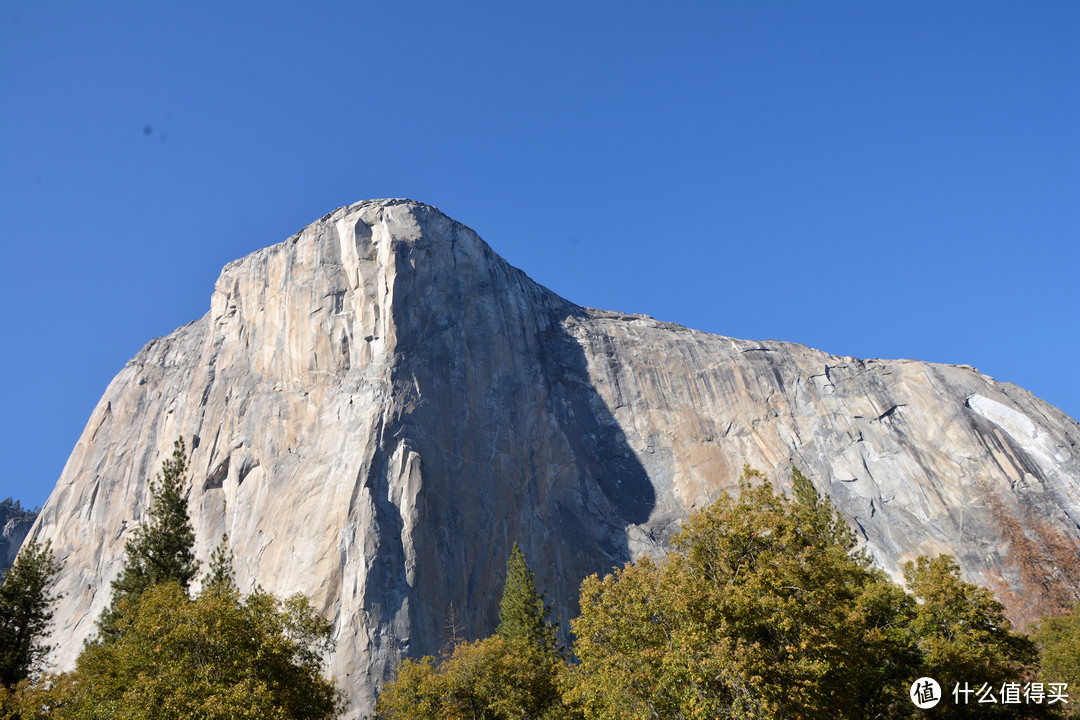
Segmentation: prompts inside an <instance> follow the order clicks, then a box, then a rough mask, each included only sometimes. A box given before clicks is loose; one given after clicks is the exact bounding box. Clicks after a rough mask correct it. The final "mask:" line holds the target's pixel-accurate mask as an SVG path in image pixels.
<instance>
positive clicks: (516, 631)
mask: <svg viewBox="0 0 1080 720" xmlns="http://www.w3.org/2000/svg"><path fill="white" fill-rule="evenodd" d="M550 609H551V608H550V606H549V605H548V604H546V603H545V602H544V596H543V595H540V594H538V593H537V592H536V581H535V578H534V576H533V572H532V570H531V569H529V565H528V563H527V562H525V555H524V554H523V553H522V552H521V548H519V547H518V545H517V543H514V547H513V548H511V550H510V558H509V559H508V560H507V561H506V583H505V584H504V585H503V593H502V599H501V600H500V602H499V627H498V629H497V630H496V632H497V633H498V634H499V635H501V636H502V637H504V638H506V639H507V640H520V641H522V642H524V643H527V644H530V645H535V646H536V647H538V648H540V649H541V650H554V649H555V648H556V647H557V646H558V640H557V637H556V636H557V633H558V630H557V628H556V627H555V626H553V625H552V624H551V623H550V622H548V619H547V618H548V614H549V612H550Z"/></svg>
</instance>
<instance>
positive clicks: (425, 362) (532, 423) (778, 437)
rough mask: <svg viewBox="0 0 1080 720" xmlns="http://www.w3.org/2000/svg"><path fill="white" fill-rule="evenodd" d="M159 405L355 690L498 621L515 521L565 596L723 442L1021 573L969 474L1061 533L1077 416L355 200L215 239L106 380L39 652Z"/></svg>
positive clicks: (46, 529)
mask: <svg viewBox="0 0 1080 720" xmlns="http://www.w3.org/2000/svg"><path fill="white" fill-rule="evenodd" d="M181 435H182V436H184V438H185V439H186V440H188V445H189V448H191V466H192V468H193V476H192V479H191V489H190V496H189V506H190V511H191V515H192V518H193V522H194V525H195V529H196V534H197V537H198V542H199V554H200V557H202V559H204V560H205V559H206V558H207V557H208V556H209V554H210V551H211V549H212V548H213V546H214V545H215V544H216V542H217V540H218V538H219V537H220V536H221V533H222V532H223V531H227V532H228V533H229V536H230V538H231V541H232V545H233V550H234V553H235V556H236V569H237V573H238V576H239V577H238V580H239V582H240V585H241V587H242V588H250V587H252V586H253V585H254V584H255V583H260V584H262V585H263V586H264V587H265V588H267V589H268V590H270V591H272V592H275V593H279V594H289V593H292V592H296V591H302V592H304V593H306V594H307V595H309V596H310V597H311V598H312V599H313V600H314V603H315V604H316V606H317V607H318V608H320V609H321V610H322V612H324V613H325V614H326V615H327V616H328V617H330V618H331V619H332V620H333V622H334V628H335V630H334V632H335V637H336V640H337V650H336V652H335V653H334V655H333V657H332V658H331V661H330V667H331V669H332V672H333V673H334V674H335V676H336V677H337V678H338V681H339V683H340V685H341V686H342V687H343V688H344V689H345V691H346V692H347V693H348V694H349V696H350V699H351V708H352V709H351V716H352V717H357V716H359V714H360V713H362V712H364V711H366V710H368V709H369V708H370V706H371V703H372V702H373V698H374V695H375V693H376V692H377V688H378V687H379V685H380V683H381V682H383V680H384V678H385V677H386V675H387V673H388V672H389V671H390V669H391V668H392V667H393V664H394V663H396V661H397V660H398V658H399V657H400V656H401V655H403V654H408V655H414V656H415V655H421V654H425V653H431V652H434V651H435V650H437V648H438V645H439V641H440V632H441V622H442V619H443V617H444V616H445V613H446V611H447V608H448V607H449V605H450V604H451V603H453V604H454V606H455V607H456V608H459V609H461V610H462V611H463V613H462V619H463V621H464V623H465V625H466V630H467V632H468V633H469V634H470V635H471V636H473V637H476V636H480V635H482V634H486V633H488V632H491V631H492V629H493V628H494V624H495V619H496V614H497V604H498V594H499V592H500V590H501V583H502V578H503V573H504V569H505V562H506V558H507V555H508V552H509V548H510V545H511V544H512V543H513V542H514V541H518V542H519V544H521V546H522V548H523V549H524V551H525V553H526V555H527V557H529V558H530V560H531V562H532V563H533V564H534V565H535V566H536V574H537V582H538V584H539V585H540V586H541V587H543V588H544V589H546V590H547V592H548V594H549V597H551V598H553V599H554V600H555V610H556V612H557V613H558V614H560V615H561V616H562V617H563V618H568V617H569V616H571V615H572V614H573V613H574V610H575V606H576V595H577V588H578V584H579V583H580V581H581V579H582V578H583V577H584V576H586V575H587V574H589V573H592V572H597V571H600V572H603V571H605V570H607V569H609V568H610V567H611V566H612V565H615V564H619V563H622V562H624V561H626V560H628V559H630V558H631V557H636V556H638V555H640V554H642V553H647V552H655V551H662V549H663V547H664V543H665V541H666V540H667V538H668V537H669V536H670V534H671V533H672V532H673V531H674V529H675V528H676V527H677V526H678V523H679V522H680V520H681V519H682V518H684V517H685V516H686V515H687V513H688V512H689V511H691V510H692V509H693V508H695V507H701V506H702V505H704V504H706V503H708V502H709V501H710V500H712V499H713V498H715V497H716V496H717V495H718V494H719V493H720V492H721V491H723V490H726V489H732V488H734V487H735V481H736V478H737V477H738V475H739V473H740V471H741V468H742V466H743V464H750V465H753V466H755V467H757V468H760V469H762V470H765V471H767V472H768V473H769V475H770V476H771V477H772V478H773V479H774V481H775V482H776V483H777V484H778V486H780V487H784V486H785V483H786V482H787V478H788V475H789V473H790V469H791V467H792V466H798V467H800V468H801V469H803V470H804V471H805V472H806V473H807V475H808V476H810V477H812V478H813V480H814V481H815V484H816V485H817V486H818V488H819V489H820V490H822V491H824V492H826V493H828V494H829V495H830V496H832V498H833V500H834V502H835V503H836V505H837V507H838V508H839V509H840V511H841V512H842V513H843V515H844V516H845V517H846V518H847V519H848V520H849V521H850V522H851V523H852V525H853V527H855V528H856V530H857V532H858V533H859V536H860V538H861V539H862V540H863V542H864V543H865V546H866V548H867V549H868V550H869V551H870V552H871V553H872V554H873V556H874V557H875V558H876V559H877V561H878V562H879V563H880V564H881V565H882V567H884V568H885V569H887V570H888V571H889V572H892V573H894V574H895V573H897V572H898V570H899V568H900V567H901V565H902V563H903V562H904V561H905V560H907V559H910V558H913V557H915V556H916V555H918V554H920V553H928V554H937V553H941V552H949V553H952V554H954V555H955V556H957V557H958V559H959V561H960V563H961V565H962V567H963V569H964V571H965V572H966V573H967V574H968V575H969V576H970V577H971V578H973V579H974V580H976V581H980V582H984V583H990V582H1005V583H1014V582H1016V581H1017V578H1016V575H1015V572H1013V571H1012V570H1010V567H1009V561H1008V550H1009V548H1008V545H1007V543H1005V542H1004V540H1003V537H1002V534H1001V531H1000V528H999V527H998V526H997V524H996V523H995V522H994V518H993V516H992V513H991V509H990V506H989V504H988V502H987V500H986V494H987V493H993V494H994V497H995V498H999V499H1001V500H1002V502H1003V503H1004V505H1005V506H1006V507H1010V508H1029V509H1033V510H1034V511H1036V512H1037V513H1038V515H1039V516H1040V517H1041V518H1044V519H1045V520H1046V522H1047V523H1049V525H1050V526H1051V527H1052V528H1053V529H1054V531H1055V532H1057V533H1060V534H1061V535H1062V536H1063V537H1065V538H1067V539H1068V541H1069V542H1070V543H1073V544H1075V543H1076V542H1077V541H1078V539H1080V531H1078V527H1080V525H1078V524H1080V426H1078V424H1077V423H1076V421H1074V420H1073V419H1071V418H1069V417H1068V416H1066V415H1064V414H1063V413H1062V412H1060V411H1059V410H1057V409H1055V408H1054V407H1052V406H1050V405H1048V404H1047V403H1045V402H1043V401H1041V400H1039V399H1038V398H1036V397H1034V396H1032V395H1031V394H1030V393H1028V392H1026V391H1025V390H1022V389H1021V388H1018V387H1016V386H1013V385H1010V384H1008V383H998V382H996V381H994V380H993V379H991V378H989V377H986V376H984V375H981V374H979V373H978V372H976V371H975V370H974V369H972V368H969V367H956V366H943V365H934V364H928V363H922V362H915V361H893V360H857V359H854V358H850V357H836V356H832V355H829V354H827V353H824V352H821V351H818V350H812V349H810V348H806V347H803V346H800V345H794V344H788V343H780V342H771V341H770V342H756V341H753V342H752V341H745V340H735V339H732V338H727V337H720V336H716V335H710V334H706V333H702V332H698V331H695V330H690V329H687V328H684V327H681V326H677V325H672V324H668V323H662V322H657V321H655V320H653V319H651V318H648V317H644V316H628V315H622V314H618V313H612V312H604V311H599V310H593V309H588V308H583V307H580V306H577V305H575V304H573V303H571V302H569V301H566V300H564V299H562V298H560V297H558V296H557V295H555V294H554V293H552V292H550V291H548V290H547V289H545V288H543V287H541V286H539V285H537V284H536V283H534V282H532V281H531V280H530V279H529V278H528V277H526V276H525V274H524V273H522V272H520V271H519V270H516V269H514V268H512V267H511V266H509V265H508V264H507V263H506V262H505V261H503V260H502V259H501V258H499V257H498V256H497V255H496V254H495V253H494V252H493V251H492V250H491V249H490V248H489V247H488V246H487V245H486V244H485V243H484V242H483V241H482V240H481V239H480V238H479V237H478V236H477V235H476V234H475V233H474V232H473V231H472V230H470V229H469V228H467V227H465V226H463V225H461V224H459V223H457V222H455V221H453V220H451V219H450V218H448V217H446V216H445V215H443V214H441V213H440V212H439V211H437V210H436V209H434V208H432V207H429V206H426V205H423V204H420V203H416V202H412V201H407V200H379V201H369V202H362V203H358V204H356V205H352V206H349V207H346V208H341V209H339V210H337V211H335V212H333V213H331V214H329V215H327V216H325V217H323V218H322V219H320V220H319V221H318V222H316V223H314V224H312V225H311V226H309V227H307V228H305V229H304V230H302V231H301V232H300V233H298V234H297V235H295V236H293V237H292V238H289V239H288V240H286V241H285V242H283V243H280V244H278V245H274V246H271V247H268V248H265V249H263V250H260V251H258V252H255V253H253V254H251V255H249V256H247V257H245V258H243V259H241V260H237V261H235V262H232V263H230V264H229V265H227V266H226V267H225V268H224V270H223V271H222V273H221V277H220V278H219V279H218V281H217V284H216V287H215V290H214V293H213V297H212V298H211V302H210V311H209V312H208V313H207V314H206V315H205V316H203V317H202V318H200V319H199V320H196V321H195V322H192V323H190V324H188V325H186V326H184V327H182V328H180V329H178V330H176V331H175V332H174V333H172V334H171V335H169V336H168V337H165V338H159V339H156V340H153V341H151V342H150V343H149V344H148V345H147V346H146V347H145V348H144V349H143V350H142V351H141V352H140V353H139V354H138V355H137V356H136V357H135V358H134V359H133V360H132V361H131V362H129V363H128V365H127V366H126V367H125V368H124V369H123V370H122V371H121V372H120V373H119V375H117V376H116V378H115V379H114V380H113V381H112V383H111V384H110V385H109V387H108V388H107V389H106V391H105V394H104V396H103V397H102V399H101V402H100V403H99V404H98V406H97V408H96V409H95V410H94V412H93V414H92V416H91V418H90V421H89V422H88V424H87V426H86V429H85V431H84V432H83V435H82V437H81V438H80V439H79V441H78V444H77V445H76V447H75V449H74V451H73V452H72V454H71V457H70V459H69V460H68V463H67V465H66V466H65V468H64V471H63V474H62V475H61V477H60V479H59V481H58V483H57V486H56V489H55V490H54V491H53V493H52V495H51V496H50V498H49V500H48V502H47V503H46V504H45V506H44V508H43V509H42V511H41V515H40V518H39V519H38V522H37V524H36V526H35V531H34V532H35V534H36V535H37V536H38V537H41V538H43V539H44V538H47V539H50V540H52V542H53V546H54V549H55V551H56V553H57V556H58V559H60V560H61V561H62V562H63V563H64V571H63V573H62V575H61V577H60V580H59V584H58V586H57V588H56V589H57V590H58V591H59V592H61V593H63V594H64V598H63V600H62V601H61V603H60V605H59V606H58V608H57V613H56V626H55V630H54V633H53V637H52V639H51V642H52V644H54V645H55V646H57V650H56V651H55V652H54V655H53V660H54V662H55V663H56V665H57V667H59V668H66V667H70V666H71V665H72V664H73V662H74V659H75V657H76V656H77V655H78V652H79V650H80V649H81V647H82V642H83V640H84V638H86V637H87V636H88V635H90V634H91V633H92V632H93V630H94V622H95V620H96V617H97V615H98V614H99V613H100V611H101V610H102V609H103V608H104V607H105V606H106V604H107V603H108V600H109V592H110V591H109V583H110V581H111V580H112V579H113V578H114V577H115V576H116V575H117V573H118V572H119V570H120V567H121V564H122V560H123V552H122V548H123V545H124V542H125V541H126V540H127V538H128V537H130V534H131V532H132V531H133V530H134V528H135V527H136V526H137V524H138V522H139V520H140V518H141V517H142V516H143V515H144V513H145V511H146V503H147V499H148V487H147V481H148V479H149V478H151V477H152V476H153V475H154V473H156V472H157V470H158V469H159V468H160V465H161V461H162V459H163V458H165V457H166V456H167V455H168V453H169V452H170V450H171V446H172V442H173V440H174V439H175V438H176V437H178V436H181Z"/></svg>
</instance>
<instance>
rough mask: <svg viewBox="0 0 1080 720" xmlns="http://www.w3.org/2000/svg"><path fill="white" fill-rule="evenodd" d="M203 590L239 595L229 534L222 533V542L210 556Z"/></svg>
mask: <svg viewBox="0 0 1080 720" xmlns="http://www.w3.org/2000/svg"><path fill="white" fill-rule="evenodd" d="M203 592H204V593H205V592H214V593H220V594H226V595H234V596H238V595H239V594H240V590H239V588H237V587H236V576H235V574H234V573H233V564H232V551H231V550H229V536H228V534H225V533H222V535H221V542H220V543H218V546H217V547H216V548H214V553H213V554H212V555H211V556H210V572H209V573H208V574H207V576H206V580H205V581H204V582H203Z"/></svg>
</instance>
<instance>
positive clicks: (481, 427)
mask: <svg viewBox="0 0 1080 720" xmlns="http://www.w3.org/2000/svg"><path fill="white" fill-rule="evenodd" d="M428 231H430V229H429V230H428ZM446 232H447V234H448V235H454V234H456V233H459V232H470V233H471V231H468V230H467V228H464V227H463V226H457V225H456V224H455V226H453V227H450V228H448V229H447V231H446ZM443 240H444V241H445V240H446V239H445V238H444V239H443ZM449 240H450V242H449V243H448V245H449V247H451V248H452V247H453V244H454V242H455V241H456V238H453V237H451V238H449ZM421 250H423V251H426V248H421ZM481 250H482V252H486V253H489V254H490V257H489V258H484V259H483V261H482V262H477V261H476V258H475V257H473V258H470V260H471V261H472V262H473V263H474V265H475V268H473V269H471V270H466V271H462V270H460V268H458V267H457V266H458V262H457V260H458V258H457V256H454V257H453V259H452V261H451V260H446V261H445V263H444V265H443V267H446V266H448V265H452V266H453V267H455V272H453V273H445V272H444V273H442V274H441V275H440V276H439V277H438V278H432V277H430V276H428V277H423V275H424V271H423V269H422V268H418V269H416V270H411V271H410V270H407V269H406V268H405V267H404V262H403V261H401V260H399V268H401V269H402V271H403V272H402V274H401V275H399V281H398V284H396V285H395V321H396V326H397V332H398V336H397V339H398V344H397V354H396V358H395V366H394V369H393V378H394V388H395V390H394V394H395V402H396V403H398V405H399V407H400V410H398V411H397V412H396V413H394V417H392V418H388V419H387V423H386V426H385V427H384V428H383V430H382V433H381V435H382V437H381V442H380V444H379V450H378V454H377V456H376V458H375V462H374V464H373V468H372V475H371V477H370V478H369V483H370V485H371V489H372V496H373V497H374V498H377V507H376V513H377V515H378V516H379V517H378V523H379V527H380V542H379V551H378V554H379V557H378V558H377V559H376V562H375V564H374V567H373V568H372V571H371V573H372V575H374V576H376V577H373V576H369V581H368V583H367V587H368V597H367V598H366V600H365V602H366V605H367V606H368V607H373V606H374V604H376V603H377V604H378V605H379V606H380V612H379V613H378V614H380V615H382V617H383V618H390V617H394V615H395V613H396V612H397V611H399V610H400V609H401V608H403V607H404V604H405V603H406V601H407V603H408V617H409V622H408V629H407V634H408V637H395V638H393V641H394V642H396V643H399V645H398V646H397V647H399V648H400V653H401V654H402V655H409V656H420V655H424V654H431V653H436V652H438V650H439V647H440V645H441V641H442V633H443V623H444V619H445V617H446V613H447V611H448V609H449V607H450V605H451V604H453V606H454V608H455V610H456V611H457V612H458V613H460V619H461V620H462V621H463V623H464V626H465V632H466V635H467V636H468V637H469V638H470V639H475V638H479V637H483V636H486V635H488V634H490V633H492V632H494V630H495V626H496V623H497V617H498V603H499V598H500V595H501V593H502V585H503V581H504V579H505V572H506V560H507V558H508V557H509V554H510V548H511V546H512V544H513V543H514V542H517V543H518V544H519V545H520V546H521V548H522V550H523V551H524V553H525V555H526V558H527V559H528V561H529V563H530V564H531V565H532V567H533V569H534V570H535V572H536V580H537V586H538V588H539V589H540V590H541V591H544V592H546V593H547V595H548V598H549V599H550V600H551V601H553V606H554V607H553V611H554V612H553V614H554V615H557V616H558V617H560V618H561V626H562V631H563V632H564V633H565V632H567V631H568V629H569V628H568V621H569V619H570V618H571V617H573V616H574V615H575V614H576V612H577V609H578V590H579V586H580V583H581V581H582V579H584V578H585V577H586V576H587V575H589V574H591V573H601V574H604V573H606V572H609V571H610V570H611V568H612V567H613V566H617V565H621V564H622V563H625V562H626V561H627V560H629V558H630V552H629V546H628V543H627V535H626V527H627V525H630V524H637V523H643V522H645V521H646V520H647V519H648V518H649V516H650V514H651V512H652V510H653V508H654V506H655V504H656V497H655V493H654V489H653V485H652V483H651V482H650V480H649V477H648V475H647V473H646V471H645V468H644V467H643V466H642V465H641V463H640V462H639V461H638V459H637V456H636V455H635V453H634V452H633V451H632V450H631V448H630V447H629V445H628V444H627V441H626V438H625V437H624V435H623V433H622V431H621V429H620V428H619V426H618V425H617V423H616V422H615V418H614V417H613V416H612V414H611V412H610V411H609V410H608V408H607V406H606V405H605V403H604V401H603V399H602V398H601V397H600V395H599V394H598V393H597V391H596V389H595V388H594V387H593V386H592V385H591V383H590V381H589V372H588V362H587V359H586V356H585V353H584V351H583V349H582V347H581V345H580V344H579V342H578V341H577V340H576V339H575V338H574V337H573V336H572V335H571V334H570V333H569V332H568V330H567V328H566V321H567V320H568V319H570V318H573V317H575V316H580V315H581V314H582V313H583V311H582V309H581V308H579V307H577V306H575V305H573V304H571V303H568V302H566V301H564V300H562V299H561V298H558V297H557V296H555V295H554V294H553V293H551V292H550V291H547V290H546V289H544V288H541V287H540V286H538V285H535V284H534V283H533V282H532V281H531V280H529V279H528V278H527V277H526V276H525V275H524V274H523V273H521V272H520V271H517V270H515V269H513V268H511V267H510V266H509V265H506V264H505V262H503V261H502V260H501V259H499V258H498V257H497V256H495V255H494V253H493V252H491V251H490V249H488V248H487V246H486V245H484V246H483V248H482V249H481ZM416 252H417V251H413V255H414V256H415V254H416ZM432 252H439V250H438V249H434V250H432ZM451 252H453V251H452V250H451ZM470 272H471V273H472V276H471V277H470V276H469V273H470ZM406 273H408V274H409V276H408V278H407V281H406V282H401V278H402V277H403V276H404V275H406ZM433 285H435V286H438V287H437V290H436V291H434V292H433V291H432V286H433ZM403 449H404V451H406V452H408V453H415V454H416V455H417V456H418V457H419V463H420V466H421V476H422V482H421V483H420V486H419V489H418V491H416V495H415V500H414V501H413V502H412V503H411V505H409V507H404V506H403V505H402V504H401V502H400V501H395V500H394V498H400V497H402V492H403V490H402V488H401V487H395V483H400V479H396V478H395V477H394V474H395V472H396V470H394V468H393V465H394V461H393V457H394V456H395V453H398V455H397V456H398V457H400V453H401V452H402V451H403ZM406 504H408V503H406Z"/></svg>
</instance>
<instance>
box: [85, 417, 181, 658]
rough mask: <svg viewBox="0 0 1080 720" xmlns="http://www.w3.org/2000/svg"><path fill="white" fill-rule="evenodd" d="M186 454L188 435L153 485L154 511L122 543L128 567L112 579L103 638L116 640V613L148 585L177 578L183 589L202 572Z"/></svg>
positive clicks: (101, 627)
mask: <svg viewBox="0 0 1080 720" xmlns="http://www.w3.org/2000/svg"><path fill="white" fill-rule="evenodd" d="M186 475H187V452H186V450H185V448H184V439H183V438H177V440H176V442H175V443H174V444H173V452H172V457H171V458H169V459H168V460H166V461H165V462H164V463H163V464H162V468H161V473H160V474H159V475H158V476H157V478H156V479H155V480H154V481H152V482H151V483H150V497H151V501H150V512H149V515H148V516H147V518H146V520H145V521H144V522H143V524H142V525H141V526H139V528H138V529H137V530H136V531H135V536H134V537H133V538H132V539H131V540H129V541H128V543H127V545H126V546H125V547H124V551H125V553H126V558H125V561H124V569H123V570H122V571H121V572H120V576H119V577H118V578H117V579H116V580H114V581H113V583H112V591H113V597H112V603H111V605H110V606H109V608H108V609H107V610H106V611H105V613H104V614H103V615H102V616H101V619H100V620H99V621H98V635H99V639H101V640H106V641H108V640H113V639H115V636H116V632H117V627H118V626H117V616H118V614H119V613H120V612H122V609H123V605H124V603H125V601H128V600H132V599H135V598H137V597H138V596H139V595H141V594H142V593H143V592H144V591H146V590H147V589H148V588H150V587H153V586H154V585H159V584H161V583H166V582H175V583H177V584H178V585H180V586H181V587H182V588H184V589H185V590H186V589H187V588H188V586H189V585H190V584H191V581H192V579H193V578H194V577H195V574H196V573H197V572H198V570H199V566H198V563H197V562H196V561H195V553H194V547H195V531H194V530H193V529H192V527H191V518H190V517H189V516H188V512H187V494H186V493H185V488H184V486H185V483H186V480H187V478H186Z"/></svg>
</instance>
